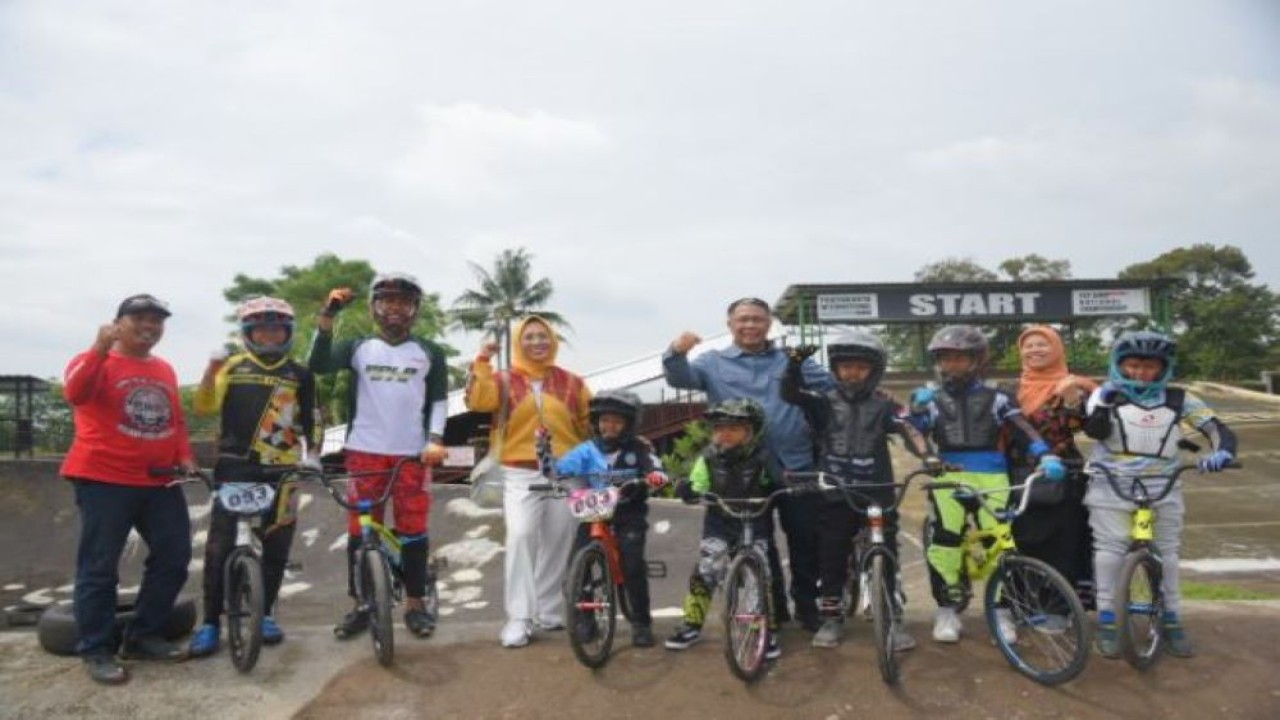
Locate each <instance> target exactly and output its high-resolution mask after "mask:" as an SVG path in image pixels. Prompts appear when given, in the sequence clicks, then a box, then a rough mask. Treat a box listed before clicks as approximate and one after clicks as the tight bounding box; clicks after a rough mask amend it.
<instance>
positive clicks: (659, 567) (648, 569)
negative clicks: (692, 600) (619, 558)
mask: <svg viewBox="0 0 1280 720" xmlns="http://www.w3.org/2000/svg"><path fill="white" fill-rule="evenodd" d="M645 575H647V576H649V577H650V578H653V579H661V578H665V577H666V576H667V564H666V563H665V562H663V561H661V560H646V561H645Z"/></svg>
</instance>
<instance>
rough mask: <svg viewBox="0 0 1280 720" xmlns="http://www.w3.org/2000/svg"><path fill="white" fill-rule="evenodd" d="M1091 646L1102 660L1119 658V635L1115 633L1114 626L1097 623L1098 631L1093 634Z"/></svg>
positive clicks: (1112, 624) (1113, 624)
mask: <svg viewBox="0 0 1280 720" xmlns="http://www.w3.org/2000/svg"><path fill="white" fill-rule="evenodd" d="M1093 646H1094V647H1095V648H1097V650H1098V654H1099V655H1101V656H1102V657H1104V658H1112V659H1114V658H1118V657H1120V633H1119V632H1117V631H1116V624H1115V623H1113V622H1111V623H1105V622H1104V623H1098V629H1097V631H1096V632H1094V634H1093Z"/></svg>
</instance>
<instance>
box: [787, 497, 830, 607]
mask: <svg viewBox="0 0 1280 720" xmlns="http://www.w3.org/2000/svg"><path fill="white" fill-rule="evenodd" d="M819 503H820V498H819V497H818V496H817V495H814V494H811V493H805V494H802V495H784V496H782V498H780V499H779V501H778V517H779V519H780V520H781V521H782V531H783V533H785V534H786V536H787V560H788V561H789V562H790V564H791V599H792V600H793V601H794V602H795V606H796V615H797V616H800V615H801V614H802V613H805V612H809V611H812V610H814V609H816V607H817V601H818V577H819V571H818V505H819ZM779 577H781V575H780V574H779Z"/></svg>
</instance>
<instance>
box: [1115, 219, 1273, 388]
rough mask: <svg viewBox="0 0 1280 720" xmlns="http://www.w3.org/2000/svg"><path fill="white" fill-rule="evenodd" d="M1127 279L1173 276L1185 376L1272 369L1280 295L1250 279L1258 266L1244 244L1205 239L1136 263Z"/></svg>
mask: <svg viewBox="0 0 1280 720" xmlns="http://www.w3.org/2000/svg"><path fill="white" fill-rule="evenodd" d="M1120 277H1121V278H1122V279H1142V280H1146V279H1154V278H1173V279H1174V280H1175V285H1174V287H1173V289H1172V290H1171V291H1170V297H1169V299H1170V306H1171V314H1172V317H1173V328H1172V330H1173V332H1174V334H1175V335H1176V336H1177V337H1178V344H1179V349H1178V368H1179V374H1180V375H1184V376H1185V375H1190V376H1198V377H1204V378H1214V379H1244V378H1248V379H1253V378H1255V377H1257V374H1258V371H1260V370H1263V369H1266V367H1268V365H1267V363H1268V356H1269V354H1270V353H1271V352H1273V351H1274V349H1275V346H1276V340H1277V329H1278V328H1280V326H1278V325H1277V322H1278V321H1280V296H1277V295H1276V294H1275V293H1273V292H1271V290H1270V289H1269V288H1267V286H1265V285H1260V284H1255V283H1251V282H1249V281H1250V280H1252V279H1253V277H1254V272H1253V266H1252V265H1251V264H1250V263H1249V260H1248V258H1246V257H1245V254H1244V252H1242V251H1241V250H1240V248H1237V247H1234V246H1232V245H1223V246H1221V247H1218V246H1215V245H1212V244H1209V243H1200V244H1196V245H1192V246H1191V247H1183V248H1177V249H1176V250H1170V251H1169V252H1167V253H1164V254H1163V255H1160V256H1159V257H1157V258H1155V259H1154V260H1151V261H1148V262H1145V263H1138V264H1135V265H1130V266H1129V267H1127V268H1125V269H1124V270H1123V271H1121V272H1120Z"/></svg>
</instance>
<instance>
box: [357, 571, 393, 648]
mask: <svg viewBox="0 0 1280 720" xmlns="http://www.w3.org/2000/svg"><path fill="white" fill-rule="evenodd" d="M360 579H361V584H360V588H361V594H362V595H363V596H364V597H362V598H361V605H362V606H364V607H365V608H366V609H367V611H368V612H369V630H370V632H369V637H370V639H372V640H373V653H374V655H376V656H377V658H378V662H379V663H380V664H381V665H383V666H384V667H386V666H389V665H391V661H392V660H394V659H395V653H396V637H395V630H394V626H393V624H392V618H391V569H390V568H389V567H387V560H386V558H384V557H382V553H380V552H378V551H377V550H374V549H366V550H363V551H362V552H361V553H360Z"/></svg>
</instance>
